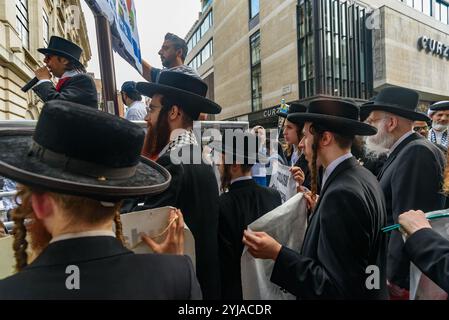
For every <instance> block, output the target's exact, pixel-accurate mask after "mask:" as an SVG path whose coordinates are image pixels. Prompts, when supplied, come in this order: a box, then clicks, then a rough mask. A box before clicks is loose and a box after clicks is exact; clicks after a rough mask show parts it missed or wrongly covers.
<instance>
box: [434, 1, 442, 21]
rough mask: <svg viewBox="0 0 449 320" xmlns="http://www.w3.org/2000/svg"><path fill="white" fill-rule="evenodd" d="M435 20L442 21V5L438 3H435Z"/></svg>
mask: <svg viewBox="0 0 449 320" xmlns="http://www.w3.org/2000/svg"><path fill="white" fill-rule="evenodd" d="M435 19H437V20H440V19H441V4H440V3H438V2H437V3H435Z"/></svg>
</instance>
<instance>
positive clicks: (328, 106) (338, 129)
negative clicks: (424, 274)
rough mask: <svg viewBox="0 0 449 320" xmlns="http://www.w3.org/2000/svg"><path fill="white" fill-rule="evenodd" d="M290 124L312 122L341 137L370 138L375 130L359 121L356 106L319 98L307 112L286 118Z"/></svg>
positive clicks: (345, 102)
mask: <svg viewBox="0 0 449 320" xmlns="http://www.w3.org/2000/svg"><path fill="white" fill-rule="evenodd" d="M287 120H289V121H292V122H312V123H313V124H318V125H320V126H322V127H323V128H325V129H326V130H329V131H331V132H335V133H338V134H341V135H343V136H371V135H375V134H376V133H377V129H376V128H374V127H373V126H370V125H368V124H366V123H363V122H360V121H359V109H358V107H357V106H356V105H354V104H352V103H350V102H347V101H343V100H338V99H331V98H328V99H327V98H321V99H319V100H315V101H313V102H311V103H310V104H309V107H308V108H307V112H305V113H293V114H291V115H289V116H288V117H287Z"/></svg>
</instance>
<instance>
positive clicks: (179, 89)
mask: <svg viewBox="0 0 449 320" xmlns="http://www.w3.org/2000/svg"><path fill="white" fill-rule="evenodd" d="M136 88H137V90H138V91H139V92H141V93H142V94H143V95H144V96H147V97H150V98H151V97H153V95H155V94H161V95H163V96H167V97H169V98H170V99H172V100H173V101H174V102H175V103H179V105H180V106H181V107H182V108H183V109H184V111H185V112H186V113H188V114H189V115H190V116H191V117H192V119H193V120H197V119H198V117H199V115H200V113H207V114H218V113H220V112H221V107H220V106H219V105H218V104H216V103H215V102H213V101H211V100H209V99H207V98H206V94H207V89H208V88H207V84H206V83H205V82H204V81H202V80H201V79H198V78H196V77H192V76H190V75H187V74H184V73H181V72H175V71H163V72H161V75H160V77H159V82H158V83H152V82H138V83H137V86H136Z"/></svg>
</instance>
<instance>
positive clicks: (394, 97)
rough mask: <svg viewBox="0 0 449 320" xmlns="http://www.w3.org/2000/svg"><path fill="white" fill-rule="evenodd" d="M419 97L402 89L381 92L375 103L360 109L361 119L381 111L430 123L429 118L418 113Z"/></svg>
mask: <svg viewBox="0 0 449 320" xmlns="http://www.w3.org/2000/svg"><path fill="white" fill-rule="evenodd" d="M418 101H419V95H418V93H417V92H416V91H414V90H411V89H406V88H400V87H389V88H385V89H383V90H381V91H380V92H379V94H378V95H377V96H376V97H375V98H374V100H373V101H370V102H368V103H365V104H364V105H362V106H361V107H360V118H361V119H367V118H368V116H369V114H370V113H371V112H372V111H375V110H380V111H385V112H389V113H393V114H396V115H398V116H400V117H403V118H406V119H409V120H413V121H428V120H429V118H428V117H427V116H426V115H425V114H423V113H421V112H418V111H416V109H417V108H418Z"/></svg>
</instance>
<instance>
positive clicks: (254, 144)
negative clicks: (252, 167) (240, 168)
mask: <svg viewBox="0 0 449 320" xmlns="http://www.w3.org/2000/svg"><path fill="white" fill-rule="evenodd" d="M259 143H260V140H259V138H258V137H257V136H256V135H254V134H252V133H250V132H243V131H241V130H235V131H234V132H233V133H232V134H230V133H227V134H225V135H224V136H223V138H222V140H221V141H215V142H213V143H211V144H210V147H211V148H213V149H214V150H216V151H217V152H221V153H224V154H225V161H226V162H232V164H255V163H256V162H265V161H266V160H267V159H266V156H265V155H263V154H261V153H260V152H259V151H260V150H261V149H260V145H259ZM225 164H226V163H225ZM228 164H231V163H228Z"/></svg>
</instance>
